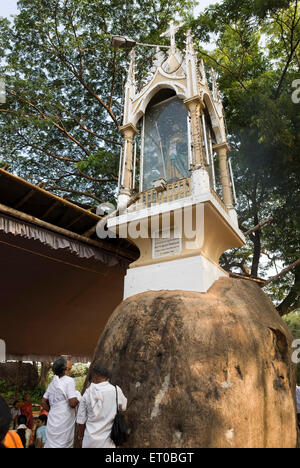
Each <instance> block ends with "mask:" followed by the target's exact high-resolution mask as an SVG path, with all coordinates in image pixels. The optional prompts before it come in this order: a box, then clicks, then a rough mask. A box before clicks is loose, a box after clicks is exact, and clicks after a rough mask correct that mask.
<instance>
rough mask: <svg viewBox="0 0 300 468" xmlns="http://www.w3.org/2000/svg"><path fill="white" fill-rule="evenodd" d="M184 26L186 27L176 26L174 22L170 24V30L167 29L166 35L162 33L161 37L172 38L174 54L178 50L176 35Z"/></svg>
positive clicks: (181, 24)
mask: <svg viewBox="0 0 300 468" xmlns="http://www.w3.org/2000/svg"><path fill="white" fill-rule="evenodd" d="M183 25H184V23H180V24H175V23H174V21H173V20H172V21H171V22H170V27H169V29H167V31H166V32H164V33H162V34H161V35H160V37H170V38H171V50H172V52H175V50H176V40H175V35H176V33H177V32H178V31H179V29H180V28H181V27H182V26H183Z"/></svg>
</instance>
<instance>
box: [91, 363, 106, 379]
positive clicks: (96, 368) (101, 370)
mask: <svg viewBox="0 0 300 468" xmlns="http://www.w3.org/2000/svg"><path fill="white" fill-rule="evenodd" d="M91 374H92V376H94V375H96V376H97V377H104V378H105V379H110V372H109V370H108V369H107V368H106V367H103V366H102V365H101V362H100V361H97V362H95V364H93V366H92V369H91Z"/></svg>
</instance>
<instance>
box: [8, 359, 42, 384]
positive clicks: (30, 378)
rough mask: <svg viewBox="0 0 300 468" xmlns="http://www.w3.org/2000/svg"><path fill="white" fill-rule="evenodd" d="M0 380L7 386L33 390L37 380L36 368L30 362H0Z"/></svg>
mask: <svg viewBox="0 0 300 468" xmlns="http://www.w3.org/2000/svg"><path fill="white" fill-rule="evenodd" d="M0 380H3V381H4V382H5V384H6V386H7V387H18V389H19V390H33V389H34V388H35V387H36V386H37V385H38V381H39V374H38V372H37V370H36V368H35V367H34V366H33V365H32V364H30V363H24V362H22V363H21V362H6V363H0Z"/></svg>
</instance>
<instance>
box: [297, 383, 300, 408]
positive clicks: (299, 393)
mask: <svg viewBox="0 0 300 468" xmlns="http://www.w3.org/2000/svg"><path fill="white" fill-rule="evenodd" d="M296 401H297V413H298V414H300V387H298V385H297V387H296Z"/></svg>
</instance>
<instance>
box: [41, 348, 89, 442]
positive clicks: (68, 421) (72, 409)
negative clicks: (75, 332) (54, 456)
mask: <svg viewBox="0 0 300 468" xmlns="http://www.w3.org/2000/svg"><path fill="white" fill-rule="evenodd" d="M71 368H72V364H71V362H70V361H69V360H68V358H67V357H66V356H61V357H60V358H59V359H57V360H56V361H55V362H54V364H53V372H54V378H53V380H52V382H51V383H50V385H49V387H48V389H47V391H46V393H45V395H44V397H43V399H42V407H43V408H44V409H45V410H46V411H49V416H48V423H47V430H46V437H47V442H46V444H45V448H72V447H73V443H74V430H75V419H76V407H77V405H78V404H79V401H80V393H79V392H77V391H76V389H75V382H74V380H73V379H72V378H71V377H68V373H69V372H70V370H71Z"/></svg>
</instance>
